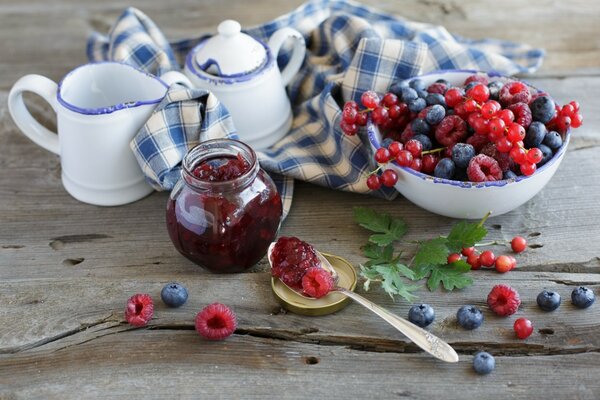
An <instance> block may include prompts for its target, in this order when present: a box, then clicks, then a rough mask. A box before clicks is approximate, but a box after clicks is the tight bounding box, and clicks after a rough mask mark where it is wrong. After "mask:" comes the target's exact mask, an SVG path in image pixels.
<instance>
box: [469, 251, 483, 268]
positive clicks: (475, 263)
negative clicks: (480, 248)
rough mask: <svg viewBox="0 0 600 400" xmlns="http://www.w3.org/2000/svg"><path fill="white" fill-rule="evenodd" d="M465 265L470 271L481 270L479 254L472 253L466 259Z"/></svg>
mask: <svg viewBox="0 0 600 400" xmlns="http://www.w3.org/2000/svg"><path fill="white" fill-rule="evenodd" d="M467 264H469V265H470V266H471V269H479V268H481V257H480V256H479V254H476V253H473V254H470V255H469V256H468V257H467Z"/></svg>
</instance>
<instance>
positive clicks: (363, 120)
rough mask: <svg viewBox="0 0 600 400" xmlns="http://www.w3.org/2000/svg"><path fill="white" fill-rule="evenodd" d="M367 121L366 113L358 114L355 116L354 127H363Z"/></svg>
mask: <svg viewBox="0 0 600 400" xmlns="http://www.w3.org/2000/svg"><path fill="white" fill-rule="evenodd" d="M368 119H369V116H368V115H367V113H366V112H359V113H358V115H357V116H356V125H358V126H365V125H366V124H367V120H368Z"/></svg>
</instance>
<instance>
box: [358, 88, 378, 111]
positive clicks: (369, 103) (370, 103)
mask: <svg viewBox="0 0 600 400" xmlns="http://www.w3.org/2000/svg"><path fill="white" fill-rule="evenodd" d="M360 102H361V103H362V104H363V106H365V107H367V108H371V109H374V108H375V107H377V106H378V105H379V96H378V95H377V93H375V92H374V91H372V90H369V91H366V92H364V93H363V94H362V96H360Z"/></svg>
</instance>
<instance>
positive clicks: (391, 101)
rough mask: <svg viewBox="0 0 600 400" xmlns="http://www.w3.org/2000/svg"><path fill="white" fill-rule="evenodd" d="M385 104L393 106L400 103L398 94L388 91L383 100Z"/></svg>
mask: <svg viewBox="0 0 600 400" xmlns="http://www.w3.org/2000/svg"><path fill="white" fill-rule="evenodd" d="M381 102H382V103H383V105H384V106H386V107H391V106H393V105H397V104H398V96H396V95H395V94H394V93H386V94H385V95H384V96H383V99H382V100H381Z"/></svg>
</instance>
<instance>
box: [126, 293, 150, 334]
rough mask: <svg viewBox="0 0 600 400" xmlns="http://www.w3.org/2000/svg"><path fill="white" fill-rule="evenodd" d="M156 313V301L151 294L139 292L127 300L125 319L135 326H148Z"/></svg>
mask: <svg viewBox="0 0 600 400" xmlns="http://www.w3.org/2000/svg"><path fill="white" fill-rule="evenodd" d="M153 315H154V302H153V301H152V297H151V296H150V295H149V294H145V293H138V294H135V295H133V296H131V297H130V298H129V300H127V306H126V307H125V320H126V321H127V322H128V323H129V324H130V325H133V326H137V327H140V326H146V325H147V324H148V322H149V321H150V320H151V319H152V316H153Z"/></svg>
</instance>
